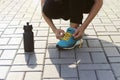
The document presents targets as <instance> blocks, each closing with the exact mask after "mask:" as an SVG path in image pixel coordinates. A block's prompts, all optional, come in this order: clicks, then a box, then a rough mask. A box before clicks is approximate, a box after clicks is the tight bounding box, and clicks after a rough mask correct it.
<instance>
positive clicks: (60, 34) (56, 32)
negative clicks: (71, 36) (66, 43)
mask: <svg viewBox="0 0 120 80" xmlns="http://www.w3.org/2000/svg"><path fill="white" fill-rule="evenodd" d="M64 34H65V32H64V30H62V29H57V30H56V31H55V35H56V38H57V39H61V38H62V37H63V36H64Z"/></svg>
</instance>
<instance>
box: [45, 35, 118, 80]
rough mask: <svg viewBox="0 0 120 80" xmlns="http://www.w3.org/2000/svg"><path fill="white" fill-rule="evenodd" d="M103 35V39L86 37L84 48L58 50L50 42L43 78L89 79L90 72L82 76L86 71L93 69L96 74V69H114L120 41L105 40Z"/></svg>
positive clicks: (63, 79)
mask: <svg viewBox="0 0 120 80" xmlns="http://www.w3.org/2000/svg"><path fill="white" fill-rule="evenodd" d="M101 37H102V39H98V38H95V39H94V38H85V39H84V42H83V47H82V48H78V47H76V48H74V49H72V50H58V49H56V48H55V44H48V51H47V53H46V59H45V68H44V73H43V78H50V80H58V79H60V80H79V78H82V79H84V80H87V79H89V77H90V76H89V75H90V74H89V75H88V77H87V78H85V77H84V76H82V75H84V74H87V73H86V71H88V72H89V71H90V70H92V71H93V73H95V74H96V70H108V69H109V70H111V71H112V69H111V67H110V64H111V63H114V61H113V60H112V59H113V58H115V57H118V56H120V43H119V42H118V43H117V42H113V41H112V40H109V39H107V40H108V41H105V40H104V39H105V36H104V37H103V36H101ZM115 62H120V61H115ZM96 75H97V74H96ZM96 75H95V76H96ZM54 78H56V79H54ZM96 79H97V76H96Z"/></svg>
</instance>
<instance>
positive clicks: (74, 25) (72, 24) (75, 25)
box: [70, 22, 79, 28]
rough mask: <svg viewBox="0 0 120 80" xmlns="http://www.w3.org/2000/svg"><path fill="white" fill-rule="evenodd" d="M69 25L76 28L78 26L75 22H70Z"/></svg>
mask: <svg viewBox="0 0 120 80" xmlns="http://www.w3.org/2000/svg"><path fill="white" fill-rule="evenodd" d="M70 27H72V28H78V27H79V24H76V23H72V22H71V23H70Z"/></svg>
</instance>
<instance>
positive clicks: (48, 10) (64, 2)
mask: <svg viewBox="0 0 120 80" xmlns="http://www.w3.org/2000/svg"><path fill="white" fill-rule="evenodd" d="M90 2H91V3H90ZM92 5H93V0H46V1H45V4H44V6H43V13H44V14H45V15H46V16H47V17H49V18H51V19H59V18H63V19H64V20H68V19H70V22H72V23H78V24H82V19H83V13H89V11H90V9H91V7H92Z"/></svg>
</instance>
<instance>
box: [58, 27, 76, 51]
mask: <svg viewBox="0 0 120 80" xmlns="http://www.w3.org/2000/svg"><path fill="white" fill-rule="evenodd" d="M74 32H75V28H71V27H69V28H68V29H67V31H66V33H65V35H64V37H63V38H62V39H61V40H60V41H59V42H58V43H57V45H56V47H57V48H59V49H72V48H74V46H75V44H76V43H77V40H75V39H74V37H73V34H74Z"/></svg>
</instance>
